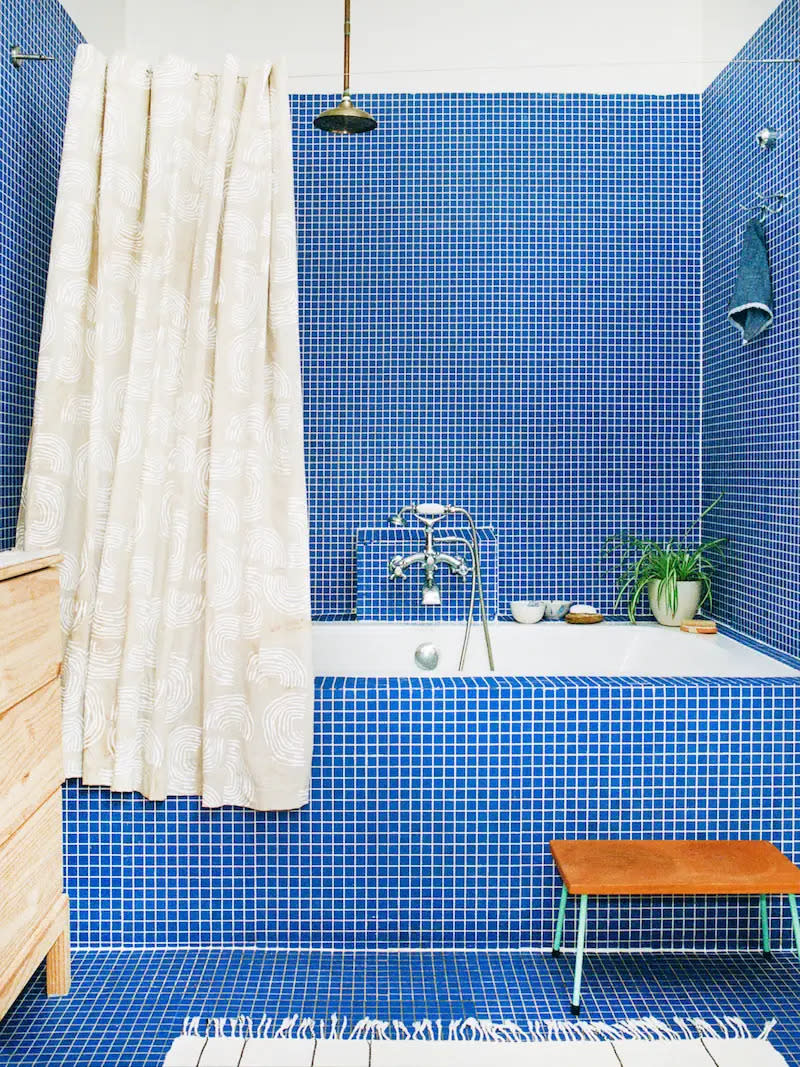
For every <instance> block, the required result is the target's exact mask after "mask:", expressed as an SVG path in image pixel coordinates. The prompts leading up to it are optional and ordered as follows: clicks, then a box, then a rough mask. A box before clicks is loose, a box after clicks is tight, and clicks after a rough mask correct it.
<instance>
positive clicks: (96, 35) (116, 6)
mask: <svg viewBox="0 0 800 1067" xmlns="http://www.w3.org/2000/svg"><path fill="white" fill-rule="evenodd" d="M125 3H126V0H66V2H65V3H64V5H63V6H64V7H65V8H66V9H67V11H68V12H69V14H70V16H71V17H72V21H73V22H74V23H75V25H76V26H77V27H78V29H79V30H80V31H81V33H82V34H83V36H84V37H85V38H86V39H87V41H91V42H92V44H96V45H97V47H98V48H100V49H102V50H103V51H104V52H113V51H114V50H115V49H117V48H119V47H120V42H123V43H124V41H125Z"/></svg>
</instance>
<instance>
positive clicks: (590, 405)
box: [294, 93, 702, 617]
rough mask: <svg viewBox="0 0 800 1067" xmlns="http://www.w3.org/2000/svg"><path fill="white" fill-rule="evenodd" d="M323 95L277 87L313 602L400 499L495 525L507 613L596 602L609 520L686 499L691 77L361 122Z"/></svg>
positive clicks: (695, 239) (691, 366)
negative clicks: (344, 126)
mask: <svg viewBox="0 0 800 1067" xmlns="http://www.w3.org/2000/svg"><path fill="white" fill-rule="evenodd" d="M332 102H333V97H323V96H302V97H297V98H295V100H294V119H295V164H296V189H297V205H298V237H299V255H300V302H301V336H302V349H303V359H304V370H305V381H306V411H305V427H306V449H307V466H308V487H309V500H310V508H311V558H312V603H313V610H314V612H315V614H316V615H317V616H319V617H337V616H340V617H347V616H350V615H352V613H353V611H354V608H355V599H356V594H355V554H354V536H355V531H356V529H357V528H358V527H366V526H375V525H377V524H379V523H380V522H382V521H384V520H385V518H386V516H387V515H389V514H390V513H391V512H393V511H395V510H396V509H397V507H398V506H399V505H400V504H402V503H407V502H409V501H412V500H441V501H442V502H445V503H447V502H451V503H460V504H463V505H464V506H466V507H468V508H470V509H471V510H472V512H473V513H474V515H475V517H476V520H477V521H478V522H479V523H480V524H481V525H487V526H492V527H493V528H494V529H495V530H496V531H497V536H498V556H499V558H500V559H501V560H502V566H501V567H500V572H499V583H500V588H499V602H500V614H501V617H508V616H509V604H510V602H511V600H514V599H573V600H580V601H583V602H587V601H588V602H590V603H592V604H594V605H596V606H597V607H598V608H599V609H600V610H601V611H604V612H608V611H609V610H610V609H611V605H612V602H613V574H612V572H611V570H610V569H609V568H608V567H607V566H605V565H603V564H601V563H600V561H599V558H598V557H599V553H600V548H601V544H602V542H603V539H604V538H605V536H606V535H607V534H609V533H611V532H613V531H615V530H618V529H635V530H637V531H639V532H640V533H642V534H648V535H652V536H654V537H667V536H669V535H671V534H675V533H680V531H681V530H682V529H683V528H684V527H685V525H686V524H687V523H688V521H689V520H690V518H692V517H694V516H695V514H696V513H697V511H698V510H699V499H700V492H699V490H700V473H699V452H700V436H699V430H700V412H699V360H700V337H699V330H698V324H699V319H700V221H701V195H700V179H701V162H702V160H701V154H700V152H699V151H698V143H699V136H700V107H699V104H700V101H699V98H698V97H692V96H669V97H656V96H634V95H630V96H625V95H619V96H591V95H580V94H570V95H542V94H528V93H501V94H480V93H473V94H447V93H445V94H430V93H420V94H413V95H411V94H390V95H369V94H367V95H362V96H360V97H359V104H360V105H362V106H364V107H366V108H367V109H368V110H369V111H370V112H371V113H372V114H374V115H375V116H376V117H377V118H378V120H379V122H380V126H379V128H378V131H377V132H376V133H375V134H374V135H370V136H369V137H354V138H346V137H345V138H342V137H329V136H326V135H324V134H321V133H320V132H319V131H317V130H314V128H313V126H312V120H313V118H314V116H315V115H316V114H317V113H318V111H319V110H320V109H322V108H323V107H327V106H331V104H332Z"/></svg>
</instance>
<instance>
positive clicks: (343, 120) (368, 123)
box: [314, 0, 378, 133]
mask: <svg viewBox="0 0 800 1067" xmlns="http://www.w3.org/2000/svg"><path fill="white" fill-rule="evenodd" d="M314 125H315V126H316V128H317V129H318V130H324V131H325V132H326V133H369V131H370V130H374V129H375V127H376V126H377V125H378V123H377V122H376V120H375V119H374V118H373V117H372V115H369V114H367V112H366V111H362V110H361V108H360V107H356V106H355V104H354V103H353V101H352V100H351V99H350V0H344V86H343V91H342V99H341V101H340V102H339V103H338V104H337V105H336V107H332V108H329V109H328V110H327V111H323V112H322V114H321V115H317V117H316V118H315V119H314Z"/></svg>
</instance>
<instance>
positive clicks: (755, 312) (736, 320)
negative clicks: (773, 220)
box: [728, 219, 774, 345]
mask: <svg viewBox="0 0 800 1067" xmlns="http://www.w3.org/2000/svg"><path fill="white" fill-rule="evenodd" d="M728 318H729V320H730V321H731V322H732V323H733V325H734V326H735V327H736V329H737V330H739V332H740V333H741V335H742V344H743V345H746V344H747V342H748V341H752V340H753V339H754V338H756V337H758V335H759V334H761V333H763V332H764V330H766V329H768V328H769V327H770V326H771V325H772V320H773V318H774V315H773V312H772V277H771V275H770V271H769V256H768V255H767V238H766V234H765V233H764V223H763V222H761V221H759V220H758V219H750V221H749V222H748V224H747V226H746V228H745V231H744V238H743V239H742V254H741V257H740V258H739V270H738V273H737V275H736V285H735V287H734V290H733V296H732V297H731V302H730V304H729V305H728Z"/></svg>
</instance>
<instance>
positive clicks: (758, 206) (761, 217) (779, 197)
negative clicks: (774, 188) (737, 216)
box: [739, 193, 789, 222]
mask: <svg viewBox="0 0 800 1067" xmlns="http://www.w3.org/2000/svg"><path fill="white" fill-rule="evenodd" d="M788 198H789V194H788V193H770V195H769V196H765V195H764V194H763V193H756V195H755V200H754V202H753V203H752V204H739V207H740V208H741V209H742V211H747V212H748V214H750V213H752V212H754V211H757V212H758V221H759V222H766V220H767V218H768V217H769V216H770V215H780V213H781V212H782V211H783V209H784V207H785V206H786V201H787V200H788Z"/></svg>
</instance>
